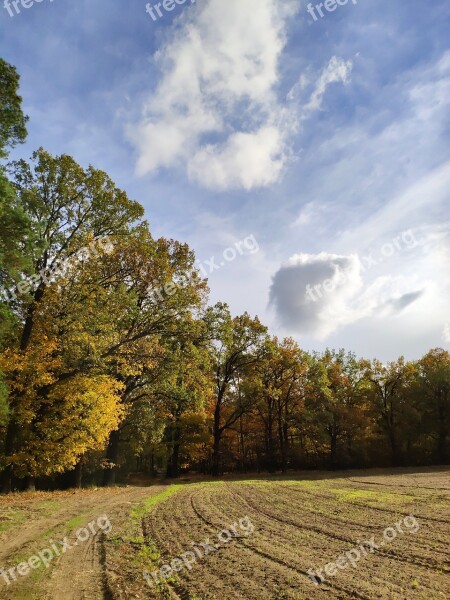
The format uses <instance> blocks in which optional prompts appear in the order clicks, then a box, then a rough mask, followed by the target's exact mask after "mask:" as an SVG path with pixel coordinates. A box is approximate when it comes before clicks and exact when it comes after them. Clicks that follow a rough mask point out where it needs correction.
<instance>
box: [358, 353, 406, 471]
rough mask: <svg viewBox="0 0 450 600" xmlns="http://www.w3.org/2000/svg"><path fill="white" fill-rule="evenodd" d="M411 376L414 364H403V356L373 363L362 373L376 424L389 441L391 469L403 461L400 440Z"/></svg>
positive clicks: (404, 422) (404, 423) (404, 424)
mask: <svg viewBox="0 0 450 600" xmlns="http://www.w3.org/2000/svg"><path fill="white" fill-rule="evenodd" d="M413 377H414V365H413V364H412V363H406V362H405V360H404V358H403V357H401V358H399V359H398V360H397V361H395V362H390V363H388V364H387V365H383V364H382V363H381V362H380V361H378V360H374V361H373V362H372V364H371V365H370V366H369V367H368V369H367V371H366V378H367V380H368V381H369V382H370V383H371V385H372V394H371V395H370V400H371V404H372V407H373V410H374V414H375V416H376V419H377V421H378V424H379V426H380V427H381V429H382V431H384V433H385V434H386V436H387V438H388V440H389V444H390V449H391V458H392V464H393V465H394V466H399V465H401V464H402V463H403V462H404V452H403V448H402V437H403V436H404V433H405V429H406V423H407V416H408V412H409V410H410V409H409V407H408V399H407V392H408V391H409V390H410V389H411V386H412V381H413ZM402 427H403V430H402ZM402 434H403V435H402Z"/></svg>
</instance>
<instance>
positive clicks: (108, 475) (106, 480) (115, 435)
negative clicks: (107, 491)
mask: <svg viewBox="0 0 450 600" xmlns="http://www.w3.org/2000/svg"><path fill="white" fill-rule="evenodd" d="M119 441H120V431H112V432H111V433H110V436H109V442H108V447H107V449H106V458H107V460H108V462H110V463H113V465H114V466H113V467H112V468H109V469H105V471H104V474H103V485H104V486H110V485H115V483H116V476H117V463H118V461H119Z"/></svg>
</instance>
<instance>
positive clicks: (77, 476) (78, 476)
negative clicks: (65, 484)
mask: <svg viewBox="0 0 450 600" xmlns="http://www.w3.org/2000/svg"><path fill="white" fill-rule="evenodd" d="M82 480H83V462H82V460H81V459H80V460H79V461H78V462H77V464H76V465H75V469H74V470H73V486H74V487H75V488H76V489H78V490H80V489H81V483H82Z"/></svg>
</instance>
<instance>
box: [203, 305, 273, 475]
mask: <svg viewBox="0 0 450 600" xmlns="http://www.w3.org/2000/svg"><path fill="white" fill-rule="evenodd" d="M205 318H206V322H207V324H208V327H209V329H210V332H211V354H212V363H213V373H214V380H215V400H214V406H213V425H212V431H213V454H212V473H213V475H219V473H220V450H221V440H222V436H223V433H224V432H225V431H226V430H228V429H230V428H231V427H232V426H233V425H234V424H235V423H236V421H237V420H238V419H239V418H240V417H241V415H242V414H244V413H245V412H246V411H248V410H249V409H250V407H251V404H252V399H250V400H249V398H248V396H243V395H241V394H240V393H239V390H240V388H239V380H240V378H242V377H244V375H245V371H246V369H247V368H248V367H250V366H251V365H252V364H254V363H255V362H257V361H258V360H259V358H260V356H261V355H262V352H263V350H264V340H265V337H266V333H267V328H266V327H265V326H264V325H262V324H261V323H260V321H259V319H258V318H255V319H252V318H251V317H250V316H249V315H248V314H247V313H244V314H243V315H241V316H239V317H234V318H232V316H231V314H230V311H229V309H228V306H227V305H226V304H220V303H219V304H216V305H215V306H214V307H212V308H210V309H208V311H207V313H206V317H205Z"/></svg>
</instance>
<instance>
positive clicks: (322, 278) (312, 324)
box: [270, 252, 424, 340]
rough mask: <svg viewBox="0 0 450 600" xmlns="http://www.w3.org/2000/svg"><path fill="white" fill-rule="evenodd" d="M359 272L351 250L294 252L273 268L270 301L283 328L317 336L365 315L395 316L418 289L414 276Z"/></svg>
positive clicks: (418, 295)
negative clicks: (367, 277)
mask: <svg viewBox="0 0 450 600" xmlns="http://www.w3.org/2000/svg"><path fill="white" fill-rule="evenodd" d="M363 275H364V266H363V264H362V262H361V261H360V259H359V257H358V256H357V255H348V256H342V255H337V254H327V253H325V252H322V253H320V254H316V255H313V254H296V255H294V256H292V257H291V258H290V259H289V261H287V263H286V264H284V265H282V267H281V268H280V269H279V270H278V272H277V273H276V274H275V276H274V278H273V282H272V287H271V292H270V302H271V305H272V306H273V307H274V308H275V311H276V314H277V317H278V320H279V322H280V324H281V325H282V326H283V327H284V328H285V329H288V330H291V331H295V332H297V333H302V334H309V335H312V336H314V337H316V338H318V339H321V340H323V339H325V338H327V337H328V336H329V335H331V334H332V333H334V332H336V331H338V330H339V329H341V328H343V327H345V326H348V325H350V324H352V323H356V322H357V321H360V320H361V319H363V318H365V317H379V318H386V317H391V316H395V315H397V314H399V313H401V312H402V311H403V310H405V309H406V308H408V307H409V306H410V305H412V304H413V303H415V302H416V301H417V300H419V299H420V298H421V297H422V296H423V294H424V283H423V282H421V283H419V282H418V281H417V279H416V278H414V277H406V276H401V275H400V276H382V277H377V278H376V279H375V280H374V281H373V282H372V283H368V282H367V281H365V279H364V277H363Z"/></svg>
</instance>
